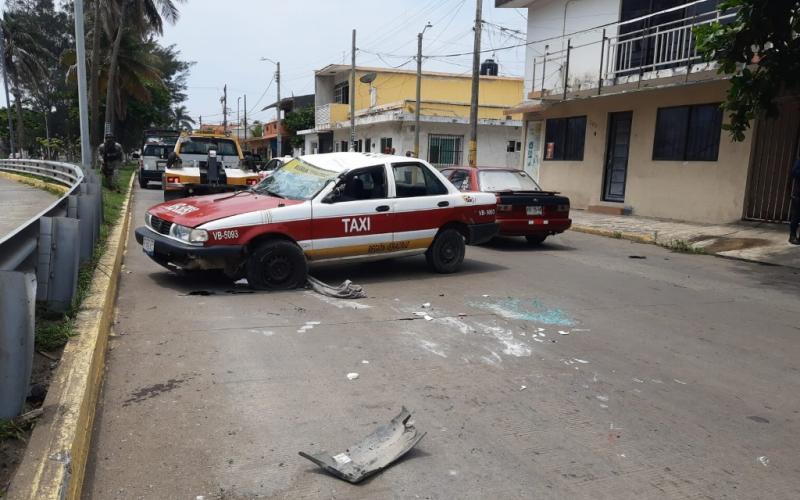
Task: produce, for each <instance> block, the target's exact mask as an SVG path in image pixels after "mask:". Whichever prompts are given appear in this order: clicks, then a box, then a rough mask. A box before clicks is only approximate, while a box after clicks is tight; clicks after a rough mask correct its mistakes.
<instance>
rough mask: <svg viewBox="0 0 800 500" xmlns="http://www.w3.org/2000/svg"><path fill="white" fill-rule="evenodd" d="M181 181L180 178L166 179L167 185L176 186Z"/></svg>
mask: <svg viewBox="0 0 800 500" xmlns="http://www.w3.org/2000/svg"><path fill="white" fill-rule="evenodd" d="M180 181H181V178H180V177H167V183H168V184H177V183H179V182H180Z"/></svg>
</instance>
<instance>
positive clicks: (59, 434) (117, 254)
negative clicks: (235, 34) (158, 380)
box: [8, 175, 136, 500]
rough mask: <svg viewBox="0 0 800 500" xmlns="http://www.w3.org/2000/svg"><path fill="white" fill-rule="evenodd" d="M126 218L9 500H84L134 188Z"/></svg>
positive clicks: (100, 268) (112, 239) (95, 280)
mask: <svg viewBox="0 0 800 500" xmlns="http://www.w3.org/2000/svg"><path fill="white" fill-rule="evenodd" d="M135 178H136V176H135V175H134V176H131V183H130V186H129V188H128V197H127V199H126V200H125V202H124V204H123V206H122V210H121V213H122V217H121V220H120V223H118V224H117V225H116V226H115V227H114V229H113V230H112V232H111V234H110V235H109V237H108V240H107V243H106V245H107V247H106V251H105V253H103V256H102V257H101V258H100V262H99V263H98V265H97V267H96V268H95V271H94V274H93V276H92V285H91V288H90V289H89V293H88V295H87V297H86V298H85V299H84V301H83V304H82V305H81V308H80V310H79V312H78V315H77V317H76V319H75V325H76V328H75V329H76V335H75V336H74V337H73V338H71V339H70V340H69V342H67V345H66V347H65V348H64V353H63V355H62V357H61V362H60V364H59V367H58V370H57V371H56V374H55V376H54V378H53V380H52V382H51V384H50V389H49V391H48V393H47V398H46V399H45V401H44V405H43V406H42V409H43V410H44V414H43V415H42V417H41V419H40V420H39V421H38V423H37V425H36V428H35V429H34V431H33V435H32V436H31V439H30V442H29V443H28V449H27V450H26V452H25V457H24V458H23V460H22V464H21V465H20V467H19V469H18V470H17V473H16V474H15V475H14V479H13V480H12V482H11V487H10V488H9V490H8V498H9V499H15V500H17V499H19V500H22V499H26V500H33V499H37V500H39V499H41V500H60V499H65V498H66V499H78V498H80V495H81V488H82V486H83V478H84V473H85V471H86V460H87V457H88V455H89V449H90V443H91V438H92V425H93V423H94V416H95V408H96V405H97V398H98V396H99V394H100V386H101V383H102V380H103V375H104V371H105V358H106V348H107V346H108V333H109V329H110V326H111V322H112V320H113V316H114V303H115V301H116V296H117V286H118V284H119V274H120V268H121V265H122V257H123V253H124V251H125V243H126V242H127V236H128V227H129V225H130V219H131V214H130V211H131V199H132V196H133V182H134V179H135Z"/></svg>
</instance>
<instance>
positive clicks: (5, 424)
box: [0, 420, 29, 441]
mask: <svg viewBox="0 0 800 500" xmlns="http://www.w3.org/2000/svg"><path fill="white" fill-rule="evenodd" d="M28 428H29V426H28V425H26V424H20V423H17V422H15V421H13V420H0V440H5V439H16V440H17V441H25V440H26V436H27V433H28Z"/></svg>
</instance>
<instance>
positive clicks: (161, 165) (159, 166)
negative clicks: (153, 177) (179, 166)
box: [156, 161, 167, 172]
mask: <svg viewBox="0 0 800 500" xmlns="http://www.w3.org/2000/svg"><path fill="white" fill-rule="evenodd" d="M166 166H167V162H165V161H159V162H156V170H159V171H162V172H163V171H164V168H165V167H166Z"/></svg>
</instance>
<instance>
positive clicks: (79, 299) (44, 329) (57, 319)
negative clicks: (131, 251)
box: [36, 165, 136, 351]
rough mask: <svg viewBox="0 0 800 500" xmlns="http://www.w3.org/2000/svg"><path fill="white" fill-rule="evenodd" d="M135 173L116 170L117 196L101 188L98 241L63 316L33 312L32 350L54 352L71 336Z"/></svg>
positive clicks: (131, 169) (41, 309)
mask: <svg viewBox="0 0 800 500" xmlns="http://www.w3.org/2000/svg"><path fill="white" fill-rule="evenodd" d="M135 172H136V168H135V166H134V165H126V166H125V167H122V168H121V169H120V171H119V186H120V190H121V191H122V192H121V193H117V192H115V191H111V190H109V189H106V188H105V187H104V188H103V223H102V224H101V225H100V240H99V241H98V242H97V244H96V245H95V248H94V252H93V254H92V258H91V259H90V260H89V262H87V263H86V264H84V265H83V266H81V268H80V270H79V271H78V288H77V293H76V294H75V299H74V300H73V305H72V307H71V308H70V310H69V311H67V313H66V314H53V313H51V312H49V311H47V309H46V308H44V307H37V309H36V348H37V349H40V350H43V351H54V350H56V349H59V348H61V347H62V346H64V344H66V343H67V341H68V340H69V338H70V337H71V336H72V335H73V332H74V326H75V316H76V314H77V312H78V309H80V306H81V303H83V299H84V298H86V294H87V293H88V292H89V287H90V286H91V284H92V276H93V275H94V270H95V268H96V267H97V264H98V262H99V261H100V257H101V256H102V255H103V252H104V251H105V249H106V240H107V239H108V235H109V234H110V233H111V230H112V228H113V227H114V225H116V223H117V222H118V221H119V218H120V215H121V213H122V204H123V203H124V202H125V198H126V197H127V196H128V186H130V180H131V177H133V175H134V173H135Z"/></svg>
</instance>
